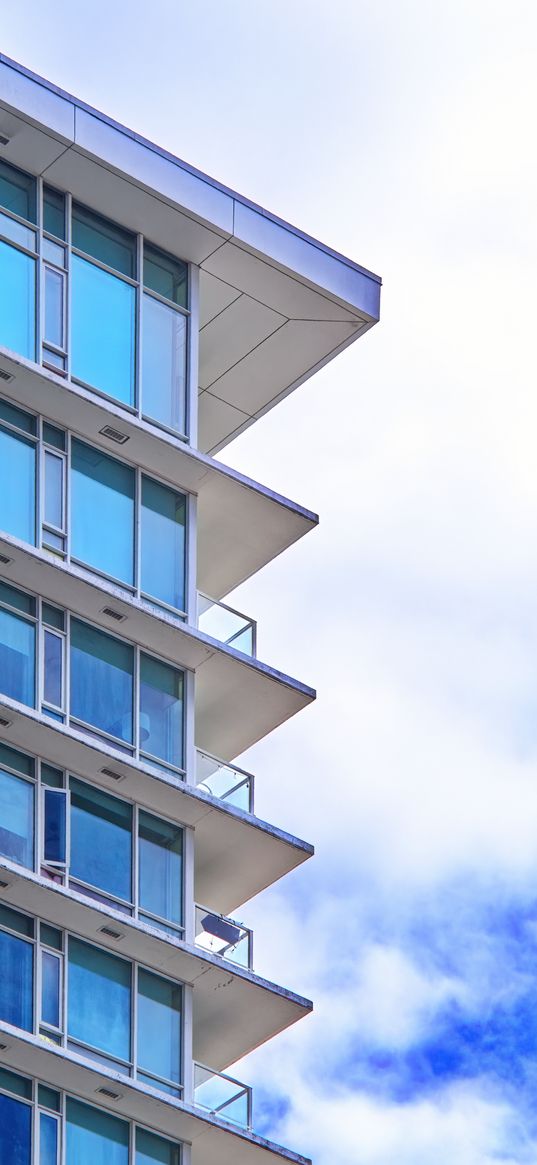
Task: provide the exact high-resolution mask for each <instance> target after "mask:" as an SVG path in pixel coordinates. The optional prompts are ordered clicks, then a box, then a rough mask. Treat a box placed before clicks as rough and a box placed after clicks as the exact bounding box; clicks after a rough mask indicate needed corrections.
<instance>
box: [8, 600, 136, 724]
mask: <svg viewBox="0 0 537 1165" xmlns="http://www.w3.org/2000/svg"><path fill="white" fill-rule="evenodd" d="M0 659H1V654H0ZM133 677H134V651H133V648H132V647H131V646H130V644H128V643H122V642H121V641H120V640H119V639H114V638H113V636H112V635H107V634H106V632H105V631H98V630H97V628H96V627H89V626H88V625H87V623H80V622H79V621H78V619H71V703H70V710H71V716H74V717H76V719H77V720H82V721H84V722H85V723H86V724H89V725H92V727H94V728H97V729H100V730H101V731H102V732H107V733H108V734H109V735H110V736H115V737H117V738H119V740H123V741H125V742H126V743H132V734H133V686H134V680H133Z"/></svg>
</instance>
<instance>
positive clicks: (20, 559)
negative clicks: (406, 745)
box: [0, 57, 379, 1165]
mask: <svg viewBox="0 0 537 1165" xmlns="http://www.w3.org/2000/svg"><path fill="white" fill-rule="evenodd" d="M378 311H379V280H378V278H377V277H375V276H373V275H371V274H370V273H368V272H367V271H365V270H363V269H362V268H360V267H358V266H356V265H355V264H354V263H351V262H350V261H348V260H347V259H344V258H342V257H341V256H340V255H337V254H335V253H334V252H333V251H331V250H329V249H328V248H327V247H325V246H322V245H321V244H319V243H317V242H315V241H314V240H313V239H311V238H308V237H306V236H305V235H303V234H302V233H301V232H300V231H298V230H296V229H294V228H292V227H290V226H288V225H287V224H286V223H284V222H282V221H280V220H278V219H276V218H274V217H273V216H271V215H270V214H268V213H266V212H265V211H263V210H261V209H260V208H259V207H257V206H255V205H253V204H252V203H250V202H248V201H247V200H246V199H245V198H242V197H239V196H238V195H236V194H234V193H233V192H231V191H230V190H228V189H226V188H224V187H222V186H221V185H219V184H218V183H217V182H215V181H213V180H212V179H210V178H207V177H206V176H205V175H203V174H201V173H199V172H198V171H196V170H193V169H192V168H190V167H188V166H187V165H185V164H184V163H183V162H180V161H179V160H178V159H177V158H175V157H172V156H171V155H170V154H168V153H166V151H164V150H161V149H159V148H157V147H156V146H154V145H152V144H151V143H150V142H147V141H145V140H143V139H141V138H140V137H138V136H137V135H136V134H135V133H133V132H132V131H131V130H127V129H125V128H124V127H122V126H120V125H118V124H116V123H115V122H113V121H111V120H110V119H109V118H108V117H105V116H103V115H102V114H100V113H98V112H97V111H95V110H94V109H91V108H88V106H87V105H85V104H83V103H82V102H80V101H78V100H76V99H75V98H73V97H70V96H69V95H67V94H65V93H63V92H61V91H60V90H58V89H57V88H56V87H55V86H53V85H51V84H49V83H48V82H47V81H44V80H42V79H41V78H39V77H36V76H35V75H33V74H31V73H29V72H28V71H27V70H25V69H24V68H22V67H21V66H20V65H17V64H15V63H14V62H12V61H9V60H7V59H6V58H3V57H0V1165H38V1163H39V1165H156V1163H160V1165H278V1163H281V1162H284V1161H292V1162H296V1161H300V1160H302V1158H299V1157H297V1156H296V1154H295V1153H293V1152H290V1151H289V1150H286V1149H283V1148H280V1147H278V1146H277V1145H274V1144H272V1143H271V1142H269V1141H267V1140H265V1139H264V1138H263V1137H261V1136H259V1135H257V1134H256V1132H255V1114H254V1121H253V1122H252V1099H251V1093H250V1089H249V1088H248V1086H247V1085H246V1084H243V1083H241V1082H239V1080H237V1079H235V1075H234V1072H233V1069H232V1065H233V1064H234V1063H235V1062H236V1061H237V1060H239V1059H240V1058H241V1057H242V1056H244V1055H245V1054H246V1053H248V1052H250V1051H251V1050H253V1049H254V1048H256V1047H258V1046H259V1045H260V1044H262V1043H263V1042H264V1041H266V1040H268V1039H269V1038H271V1037H272V1036H275V1035H276V1034H277V1033H278V1032H281V1031H282V1030H283V1029H285V1028H286V1027H287V1026H288V1025H290V1024H292V1023H294V1022H295V1021H296V1020H297V1019H299V1018H300V1017H301V1016H303V1015H305V1014H306V1013H307V1012H308V1011H309V1009H310V1004H309V1002H308V1001H307V1000H305V999H303V998H301V997H299V996H297V995H295V994H292V993H291V992H290V991H288V990H286V989H283V988H282V987H278V986H276V985H275V984H273V983H269V982H267V981H266V980H264V979H262V978H260V977H259V976H258V975H257V974H256V973H255V971H254V969H253V965H252V935H251V933H250V932H249V931H248V930H247V929H245V928H244V927H243V926H241V925H240V924H239V923H238V922H236V921H234V919H233V914H234V912H235V911H236V910H237V908H238V907H240V905H241V904H242V903H243V902H245V901H247V900H248V899H250V898H251V897H252V896H253V895H255V894H257V893H259V892H260V891H261V890H263V889H264V888H265V887H267V886H269V885H271V884H272V883H273V882H275V881H276V880H277V879H278V878H281V877H282V876H283V875H284V874H286V873H287V872H288V871H290V870H292V869H293V868H294V867H296V866H298V865H299V864H300V863H301V862H303V861H304V860H305V859H306V858H308V857H309V856H310V854H311V847H310V846H309V845H307V844H306V843H304V842H302V841H300V840H299V839H297V838H296V837H292V836H290V835H289V834H287V833H285V832H283V831H282V830H281V829H279V828H277V827H275V826H273V825H268V824H266V823H265V822H264V821H262V820H260V819H259V818H257V817H256V816H255V811H254V778H253V776H251V775H250V774H249V773H247V772H244V771H243V769H242V768H241V767H240V766H239V765H238V764H237V758H240V755H241V753H243V752H244V750H245V749H247V748H249V747H250V746H251V745H253V744H254V743H255V742H256V741H258V740H260V739H261V738H262V737H264V736H265V735H266V734H267V733H269V732H271V731H272V730H273V729H275V728H277V727H278V725H279V724H281V723H283V721H285V720H286V719H287V718H288V717H290V716H293V715H294V714H295V713H296V712H298V711H299V710H300V709H301V708H303V707H304V706H305V705H307V704H308V703H309V702H310V701H311V700H312V699H313V698H314V692H313V691H312V690H311V689H310V688H308V687H306V686H305V685H304V684H302V683H299V682H298V681H297V680H295V679H292V678H291V677H289V676H286V675H282V674H281V673H280V672H279V671H278V670H275V669H274V667H272V666H268V665H267V664H265V663H262V662H260V661H259V660H258V659H257V655H256V627H255V622H254V621H253V620H252V619H250V618H247V617H246V616H244V615H242V614H240V613H239V612H237V611H236V610H234V609H233V608H232V606H230V605H229V603H227V602H226V596H228V595H229V594H230V592H232V591H233V589H234V588H235V587H236V586H237V585H238V584H239V583H241V582H242V581H243V580H245V579H247V578H248V577H250V576H251V575H252V574H254V573H255V572H256V571H258V570H261V569H262V567H263V566H265V564H267V563H268V562H269V561H270V560H271V559H273V558H274V557H275V556H276V555H277V554H279V553H280V552H282V551H283V550H285V549H286V547H288V546H289V545H291V544H292V543H293V542H295V541H296V540H297V539H298V538H301V537H302V535H304V534H306V533H307V532H308V530H311V529H312V528H313V527H314V526H315V523H316V517H315V515H314V514H312V513H310V512H309V511H307V510H305V509H303V508H301V507H300V506H298V505H296V504H294V503H293V502H291V501H288V500H287V499H286V498H283V497H281V496H279V495H278V494H276V493H274V492H273V490H272V489H268V488H265V487H264V486H262V485H259V484H258V483H257V482H254V481H251V480H249V479H247V478H245V477H244V476H242V475H241V474H240V473H238V472H235V471H234V470H232V469H229V468H228V467H226V466H225V465H224V464H222V463H220V462H219V461H218V460H217V459H216V456H215V455H216V454H217V453H218V451H219V450H221V449H222V448H223V447H224V446H225V445H226V444H227V443H228V442H229V441H230V440H231V439H232V438H233V437H234V436H236V435H237V434H238V433H240V432H242V430H244V429H245V428H246V427H247V426H248V425H251V424H253V423H254V422H255V421H257V420H258V419H259V418H261V417H262V416H263V414H264V413H266V412H267V411H268V410H269V409H270V408H272V406H273V405H275V404H277V403H278V401H279V400H281V399H282V398H283V397H284V396H285V395H286V394H287V393H289V392H290V391H291V390H292V389H293V388H294V387H296V386H297V385H298V384H300V383H301V382H302V381H303V380H305V379H306V378H307V377H309V376H310V375H311V374H312V373H313V372H315V370H316V369H317V368H319V367H321V366H322V365H323V364H324V363H326V362H327V361H328V360H330V359H332V357H333V356H335V355H336V354H337V353H338V352H340V351H341V350H342V349H343V348H344V347H346V346H347V345H348V344H350V343H351V342H352V341H354V340H355V339H356V338H357V337H358V336H360V335H361V334H362V333H363V332H365V331H366V330H367V329H368V328H369V327H371V326H372V324H373V323H374V322H375V321H376V320H377V318H378ZM305 403H306V401H305ZM275 662H277V661H275ZM283 799H284V798H283V790H282V802H283ZM230 915H231V917H230Z"/></svg>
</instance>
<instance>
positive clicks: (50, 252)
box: [41, 239, 65, 267]
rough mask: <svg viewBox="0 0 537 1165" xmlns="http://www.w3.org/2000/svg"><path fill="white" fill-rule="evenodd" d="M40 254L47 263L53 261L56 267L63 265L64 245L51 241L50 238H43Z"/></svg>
mask: <svg viewBox="0 0 537 1165" xmlns="http://www.w3.org/2000/svg"><path fill="white" fill-rule="evenodd" d="M41 255H42V257H43V259H45V261H46V262H47V263H54V264H55V266H56V267H65V247H60V246H59V245H58V243H52V242H51V240H50V239H43V244H42V247H41Z"/></svg>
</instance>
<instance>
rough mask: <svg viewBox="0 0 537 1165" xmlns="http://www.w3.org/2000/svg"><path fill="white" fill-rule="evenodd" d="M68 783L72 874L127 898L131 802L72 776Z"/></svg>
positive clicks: (129, 888)
mask: <svg viewBox="0 0 537 1165" xmlns="http://www.w3.org/2000/svg"><path fill="white" fill-rule="evenodd" d="M70 787H71V869H70V873H71V876H72V877H73V878H80V879H81V881H82V882H87V883H88V885H90V886H97V887H98V888H99V889H100V890H104V892H105V893H106V894H113V895H114V897H115V898H122V899H123V900H124V901H126V902H130V901H131V895H132V873H131V867H132V808H131V806H130V805H128V804H127V803H126V802H125V801H120V800H118V798H117V797H111V796H110V794H109V793H103V792H101V790H100V789H95V788H93V787H92V786H91V785H85V784H84V783H83V782H82V781H77V780H75V779H74V778H73V779H72V780H71V783H70Z"/></svg>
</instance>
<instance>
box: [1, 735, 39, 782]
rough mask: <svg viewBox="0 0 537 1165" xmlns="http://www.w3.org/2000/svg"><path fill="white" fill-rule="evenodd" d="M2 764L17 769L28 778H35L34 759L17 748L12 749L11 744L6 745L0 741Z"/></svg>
mask: <svg viewBox="0 0 537 1165" xmlns="http://www.w3.org/2000/svg"><path fill="white" fill-rule="evenodd" d="M0 764H2V765H7V766H8V767H9V768H10V769H16V770H17V772H18V773H23V774H24V775H25V776H27V777H33V776H35V762H34V760H33V758H32V757H31V756H27V755H26V753H25V752H19V750H18V749H17V748H10V746H9V744H4V742H3V741H0Z"/></svg>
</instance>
